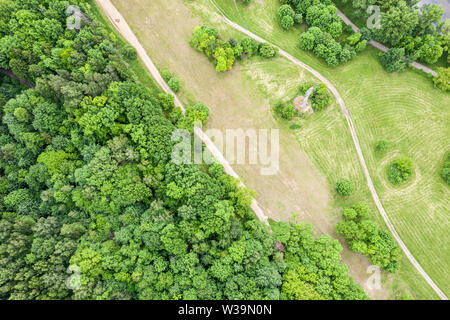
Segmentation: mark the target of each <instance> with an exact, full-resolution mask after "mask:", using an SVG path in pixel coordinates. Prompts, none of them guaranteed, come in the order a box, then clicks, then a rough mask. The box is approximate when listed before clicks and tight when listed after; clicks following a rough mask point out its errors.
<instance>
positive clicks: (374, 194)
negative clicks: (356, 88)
mask: <svg viewBox="0 0 450 320" xmlns="http://www.w3.org/2000/svg"><path fill="white" fill-rule="evenodd" d="M210 2H211V4H212V5H213V6H214V7H215V8H216V9H217V10H218V11H219V12H220V13H221V15H222V16H223V19H224V21H225V22H226V23H227V24H229V25H230V26H232V27H233V28H235V29H236V30H239V31H240V32H242V33H244V34H246V35H247V36H249V37H251V38H253V39H255V40H257V41H259V42H268V41H266V40H264V39H263V38H261V37H259V36H257V35H255V34H253V33H252V32H250V31H249V30H247V29H245V28H243V27H241V26H240V25H238V24H236V23H234V22H233V21H231V20H230V19H228V18H227V17H226V16H225V14H224V12H223V11H222V9H221V8H220V7H219V6H218V5H217V4H216V3H215V2H214V1H211V0H210ZM272 45H273V44H272ZM279 54H280V55H281V56H284V57H286V58H287V59H289V60H290V61H292V62H293V63H295V64H296V65H298V66H300V67H302V68H304V69H306V70H308V71H309V72H311V73H312V74H313V75H314V76H316V77H317V78H318V79H319V80H320V81H322V82H323V83H325V85H326V86H327V87H328V88H329V89H330V90H331V92H332V93H333V95H334V96H335V98H336V101H337V102H338V104H339V106H340V107H341V110H342V113H343V114H344V116H345V118H346V120H347V123H348V126H349V130H350V134H351V136H352V139H353V142H354V145H355V148H356V152H357V153H358V158H359V162H360V163H361V166H362V168H363V171H364V175H365V177H366V180H367V185H368V187H369V190H370V193H371V194H372V198H373V201H374V202H375V205H376V206H377V208H378V211H379V212H380V214H381V216H382V217H383V220H384V222H385V223H386V225H387V226H388V228H389V230H390V231H391V233H392V236H393V237H394V238H395V240H396V241H397V243H398V244H399V246H400V247H401V249H402V250H403V252H404V253H405V255H406V257H407V258H408V259H409V261H410V262H411V263H412V264H413V266H414V268H416V270H417V271H418V272H419V273H420V275H421V276H422V277H423V278H424V279H425V281H426V282H427V283H428V284H429V285H430V286H431V287H432V288H433V290H434V291H435V292H436V294H437V295H438V296H439V297H440V298H441V299H443V300H447V297H446V295H445V294H444V293H443V292H442V291H441V290H440V289H439V287H438V286H437V285H436V284H435V283H434V282H433V280H432V279H431V278H430V277H429V276H428V274H427V273H426V272H425V270H423V268H422V267H421V266H420V264H419V262H417V260H416V259H415V258H414V256H413V255H412V253H411V252H410V251H409V249H408V248H407V247H406V245H405V243H404V242H403V241H402V239H401V238H400V236H399V235H398V233H397V231H396V230H395V228H394V225H393V224H392V222H391V220H390V219H389V216H388V215H387V213H386V211H385V210H384V208H383V205H382V204H381V201H380V198H379V197H378V194H377V191H376V190H375V186H374V184H373V181H372V178H371V177H370V174H369V169H368V168H367V164H366V160H365V159H364V155H363V153H362V149H361V146H360V144H359V140H358V136H357V134H356V130H355V126H354V124H353V120H352V117H351V115H350V112H349V110H348V109H347V106H346V105H345V103H344V100H343V99H342V97H341V95H340V94H339V92H338V91H337V89H336V88H335V87H334V85H333V84H332V83H331V82H330V81H329V80H328V79H327V78H325V77H324V76H322V75H321V74H320V73H319V72H318V71H316V70H314V69H313V68H311V67H310V66H308V65H306V64H304V63H303V62H301V61H300V60H298V59H297V58H294V57H293V56H292V55H290V54H289V53H287V52H286V51H284V50H282V49H281V48H279Z"/></svg>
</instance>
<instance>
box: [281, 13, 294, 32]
mask: <svg viewBox="0 0 450 320" xmlns="http://www.w3.org/2000/svg"><path fill="white" fill-rule="evenodd" d="M293 26H294V19H293V18H292V17H291V16H284V17H283V18H281V27H282V28H283V29H285V30H289V29H290V28H292V27H293Z"/></svg>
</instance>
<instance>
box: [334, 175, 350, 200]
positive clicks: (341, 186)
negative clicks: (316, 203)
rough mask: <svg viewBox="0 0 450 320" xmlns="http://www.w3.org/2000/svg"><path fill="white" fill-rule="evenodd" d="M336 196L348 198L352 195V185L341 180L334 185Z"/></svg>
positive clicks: (347, 181) (348, 181)
mask: <svg viewBox="0 0 450 320" xmlns="http://www.w3.org/2000/svg"><path fill="white" fill-rule="evenodd" d="M336 192H337V194H339V195H341V196H344V197H348V196H349V195H351V194H352V193H353V184H352V182H351V181H350V180H346V179H344V180H341V181H338V182H337V183H336Z"/></svg>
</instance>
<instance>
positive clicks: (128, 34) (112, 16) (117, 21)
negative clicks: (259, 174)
mask: <svg viewBox="0 0 450 320" xmlns="http://www.w3.org/2000/svg"><path fill="white" fill-rule="evenodd" d="M96 2H97V4H98V6H99V7H100V8H101V10H102V11H103V13H104V14H105V15H106V16H107V17H108V19H109V20H110V21H111V23H112V24H113V26H114V27H115V28H116V29H117V30H118V31H119V33H120V34H121V35H122V36H123V37H124V38H125V39H126V40H127V41H128V42H129V43H130V44H131V45H132V46H133V47H134V48H135V49H136V51H137V53H138V55H139V57H140V58H141V60H142V62H143V63H144V65H145V66H146V68H147V69H148V71H149V72H150V74H151V75H152V76H153V78H154V79H155V81H156V82H157V83H158V85H159V86H160V87H161V88H162V89H163V90H164V91H165V92H166V93H170V94H171V95H173V96H174V97H175V106H177V107H180V109H181V110H182V111H183V113H184V112H185V107H184V106H183V104H182V103H181V101H180V100H179V99H178V97H177V96H176V95H175V93H174V92H173V91H172V90H171V89H170V88H169V86H168V85H167V83H166V82H165V81H164V79H163V78H162V76H161V74H160V73H159V71H158V69H157V68H156V66H155V65H154V64H153V62H152V60H151V59H150V57H149V56H148V55H147V52H146V51H145V49H144V48H143V47H142V45H141V44H140V42H139V40H138V39H137V38H136V36H135V35H134V33H133V31H131V28H130V27H129V26H128V24H127V22H126V21H125V19H124V18H123V16H122V15H121V14H120V12H119V11H118V10H117V9H116V7H114V5H113V4H112V3H111V1H110V0H96ZM194 133H195V134H196V135H197V136H198V137H199V138H200V140H201V141H202V142H203V143H204V144H205V145H206V148H207V149H208V151H209V152H211V154H212V155H213V156H214V158H215V159H216V160H217V161H218V162H219V163H220V164H221V165H222V166H223V167H224V169H225V172H226V173H227V174H229V175H230V176H232V177H234V178H237V179H239V176H238V175H237V173H236V172H235V171H234V170H233V168H232V167H231V165H230V164H229V163H228V161H227V160H226V159H225V157H224V156H223V155H222V153H221V152H220V151H219V149H217V147H216V146H215V144H214V143H213V142H212V141H211V139H210V138H209V137H208V136H207V135H206V134H205V133H204V132H203V130H202V129H200V128H194ZM240 185H241V186H244V184H243V183H242V182H241V184H240ZM251 208H252V210H253V212H255V214H256V216H257V217H258V219H259V220H260V221H262V222H264V223H265V224H266V225H268V226H269V223H268V221H267V219H268V217H267V216H266V215H265V214H264V212H263V211H262V209H261V207H260V206H259V204H258V202H257V201H256V200H255V199H253V200H252V204H251Z"/></svg>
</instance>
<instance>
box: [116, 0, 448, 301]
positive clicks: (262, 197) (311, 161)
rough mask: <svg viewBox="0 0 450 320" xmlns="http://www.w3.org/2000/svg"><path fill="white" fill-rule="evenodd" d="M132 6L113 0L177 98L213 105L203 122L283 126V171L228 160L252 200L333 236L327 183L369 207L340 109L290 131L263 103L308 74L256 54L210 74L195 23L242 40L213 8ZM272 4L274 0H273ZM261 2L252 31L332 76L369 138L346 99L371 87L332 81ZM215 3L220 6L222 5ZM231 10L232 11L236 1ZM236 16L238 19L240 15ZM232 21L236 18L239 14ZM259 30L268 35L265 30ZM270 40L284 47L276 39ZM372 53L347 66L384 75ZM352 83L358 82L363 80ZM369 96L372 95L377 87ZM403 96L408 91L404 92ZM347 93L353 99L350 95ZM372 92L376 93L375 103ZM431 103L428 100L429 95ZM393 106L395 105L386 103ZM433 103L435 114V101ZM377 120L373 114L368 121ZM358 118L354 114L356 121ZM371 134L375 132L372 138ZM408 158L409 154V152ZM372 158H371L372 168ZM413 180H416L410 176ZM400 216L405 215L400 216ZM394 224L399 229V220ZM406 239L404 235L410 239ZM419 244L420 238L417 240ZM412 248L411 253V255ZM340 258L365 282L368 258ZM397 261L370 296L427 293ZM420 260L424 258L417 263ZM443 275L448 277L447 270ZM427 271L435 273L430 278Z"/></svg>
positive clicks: (288, 94)
mask: <svg viewBox="0 0 450 320" xmlns="http://www.w3.org/2000/svg"><path fill="white" fill-rule="evenodd" d="M131 2H132V4H131V5H130V1H124V0H115V1H113V3H114V4H115V5H116V6H117V8H118V9H119V10H120V11H121V12H122V14H123V15H124V16H125V18H126V19H127V21H128V22H129V23H130V25H131V27H132V28H133V30H134V32H135V33H136V34H137V36H138V38H139V40H140V41H141V42H142V43H143V45H144V47H145V48H146V50H147V51H148V52H149V55H150V56H151V57H152V59H153V60H154V61H155V62H156V64H157V65H158V66H159V67H160V68H161V69H163V68H169V69H170V70H171V71H173V72H174V73H175V74H176V75H177V76H178V77H180V78H181V80H182V81H183V90H182V92H181V94H180V96H181V98H182V99H183V100H184V101H185V102H194V101H202V102H204V103H206V104H207V105H208V106H209V107H210V109H211V117H210V121H209V124H208V126H209V127H214V128H218V129H225V128H236V127H242V128H244V129H245V128H268V129H269V128H279V129H280V130H281V131H280V137H281V155H282V159H281V163H280V166H281V170H280V172H279V174H278V175H275V176H269V177H267V176H266V177H263V176H260V175H259V167H255V166H235V168H236V171H237V172H238V173H239V174H240V175H241V176H242V177H243V179H244V181H245V183H246V184H247V185H249V186H250V187H251V188H253V189H254V190H256V191H257V192H258V194H259V195H258V200H259V201H260V202H261V204H262V206H263V208H264V209H265V211H266V213H268V214H269V215H270V216H271V217H273V218H275V219H283V220H286V219H288V217H289V216H290V214H291V213H293V212H295V211H298V212H300V213H301V215H300V220H303V221H308V222H311V223H312V224H313V226H314V228H315V229H316V230H318V231H319V232H321V233H326V234H330V235H332V236H335V233H334V231H333V226H334V224H335V223H336V221H337V220H338V218H339V217H338V210H337V208H339V206H340V205H342V204H343V201H342V200H340V199H337V198H334V197H333V195H332V192H331V189H332V186H333V184H334V182H335V181H336V180H338V179H341V178H343V177H346V178H349V179H351V180H352V181H353V182H354V184H355V186H356V187H357V192H356V193H355V195H354V196H352V197H351V198H350V199H349V200H347V202H348V203H351V202H353V201H358V200H366V201H368V202H369V203H370V204H371V205H372V206H373V204H372V203H371V201H370V195H369V192H368V190H367V187H366V186H365V180H364V178H363V175H362V171H361V169H360V165H359V162H358V160H357V158H356V152H355V151H354V147H353V145H352V142H351V139H350V135H349V133H348V131H347V127H346V123H345V121H344V118H343V116H342V115H341V113H340V110H339V108H338V107H337V106H335V105H332V106H331V107H330V108H329V109H327V111H326V112H322V113H319V114H315V115H313V116H312V117H310V118H308V119H304V120H298V123H299V125H300V126H301V128H300V129H297V130H295V131H293V130H290V129H289V126H290V123H287V122H282V121H281V122H280V121H276V120H275V119H273V117H272V114H271V111H270V106H271V105H272V104H273V103H275V102H277V101H278V100H279V99H290V98H292V97H293V96H294V95H295V91H296V89H297V87H298V85H299V84H300V83H301V82H303V81H307V80H311V79H312V78H311V76H310V75H309V74H308V73H306V72H305V71H303V70H302V69H300V68H298V67H296V66H294V65H291V64H290V63H289V62H288V61H286V60H284V59H281V58H279V59H275V60H261V59H258V58H256V59H252V60H248V61H244V62H242V63H241V64H239V65H237V66H236V67H235V69H234V70H233V71H232V72H228V73H226V74H217V73H216V72H215V71H214V68H213V66H212V65H211V64H210V63H209V62H208V61H207V59H206V58H205V57H204V56H203V55H201V54H200V53H197V52H195V51H194V50H192V49H191V48H190V47H189V45H188V40H189V38H190V36H191V33H192V29H193V28H194V27H195V25H197V24H200V23H207V24H209V25H212V26H214V27H216V28H218V29H219V31H220V32H221V34H222V35H223V37H224V38H227V37H230V36H233V37H236V38H239V37H240V36H239V35H238V34H237V33H236V32H235V31H234V30H232V29H230V28H229V27H227V26H226V25H225V24H223V23H222V21H221V18H220V16H219V15H217V14H215V13H214V11H213V7H212V6H211V5H210V4H209V2H208V1H206V0H202V1H186V2H184V5H183V2H181V1H176V0H168V1H162V0H154V1H145V0H144V1H137V0H136V1H131ZM222 2H225V1H222ZM273 3H276V1H274V2H273ZM261 4H262V2H261V1H259V2H256V3H255V4H254V5H253V6H254V7H253V9H252V10H248V9H249V8H247V9H245V10H247V11H246V12H247V13H248V14H249V15H254V14H255V13H254V12H256V13H258V12H259V14H256V16H258V17H264V15H266V16H265V17H267V19H261V20H262V21H265V22H264V23H262V24H255V28H262V31H259V34H260V35H262V36H264V37H266V38H269V36H270V37H272V38H271V39H270V40H271V41H273V40H277V39H278V40H281V41H284V42H285V43H286V44H289V45H290V46H291V47H290V48H286V49H289V50H288V51H290V50H292V51H291V53H295V54H296V55H297V56H298V57H299V58H300V59H301V60H302V61H305V62H306V63H309V64H310V65H311V66H313V67H314V68H317V69H319V70H320V71H321V72H322V73H323V74H325V75H326V76H327V77H329V78H330V79H331V80H332V81H333V79H336V81H335V84H336V86H337V87H338V88H339V89H340V91H341V94H342V95H343V96H344V99H345V101H346V102H347V104H348V106H349V107H350V108H351V111H352V113H353V114H354V117H355V119H357V120H358V121H356V126H357V129H358V131H359V134H360V135H362V136H367V135H369V134H370V132H368V133H365V132H364V130H370V126H369V125H367V126H368V129H365V128H363V129H361V128H360V127H359V126H360V125H361V124H360V122H364V121H367V122H370V121H371V120H372V119H371V118H370V117H369V116H370V115H369V114H368V115H367V116H368V118H367V119H365V118H364V114H365V112H364V109H361V110H360V113H361V114H359V113H358V112H357V110H354V108H356V109H358V108H359V107H360V106H359V104H358V103H359V102H358V101H356V102H355V101H352V102H350V101H347V100H352V99H356V98H361V99H365V95H366V94H367V92H365V91H364V90H360V89H361V88H365V89H366V90H367V87H370V85H369V84H368V85H367V86H366V85H363V86H362V85H361V84H360V83H358V86H357V87H356V88H357V89H358V90H360V91H357V92H355V90H356V89H353V88H352V87H351V86H348V87H347V86H344V87H342V86H341V84H340V83H338V81H337V79H338V78H342V75H341V76H340V77H339V75H335V77H334V78H333V77H332V76H331V75H332V73H333V72H334V70H331V69H328V68H327V67H326V66H325V64H323V63H322V62H321V61H318V60H317V59H316V58H315V57H314V56H312V54H309V53H305V52H302V51H300V50H297V49H296V48H295V46H296V38H297V36H298V32H300V31H298V30H297V31H294V30H293V31H292V32H288V33H284V32H282V31H281V30H277V29H278V28H277V25H276V24H272V20H271V19H270V16H271V14H270V12H271V11H269V10H271V9H273V8H271V7H270V6H271V2H270V3H267V5H268V7H267V9H266V10H263V8H262V6H261ZM221 5H223V4H222V3H221ZM238 5H239V4H238ZM231 9H233V10H234V11H233V12H235V8H234V4H233V6H232V8H231ZM243 10H244V8H241V10H240V11H241V14H242V13H243ZM257 10H259V11H257ZM237 16H238V17H239V15H238V14H237ZM242 16H243V18H244V19H245V20H246V21H252V18H251V17H246V16H245V15H242ZM272 18H273V17H272ZM180 19H182V23H179V21H180ZM237 19H238V18H237ZM236 21H238V22H239V20H236ZM168 26H170V28H168ZM245 26H246V27H248V28H249V29H251V30H252V31H254V32H255V31H256V30H254V29H252V28H251V27H249V26H248V25H245ZM258 30H260V29H258ZM265 32H267V35H266V34H265ZM256 33H258V32H256ZM285 35H286V39H285ZM289 39H290V41H289ZM275 42H276V41H275ZM277 44H279V45H281V44H280V43H277ZM299 54H301V55H299ZM374 56H375V52H373V51H368V52H367V53H365V54H364V55H363V56H360V57H359V58H358V59H357V60H356V61H354V62H352V64H353V63H356V65H357V66H362V65H363V63H368V64H369V66H370V65H371V66H372V67H373V68H375V70H376V72H374V75H376V76H378V77H380V73H381V75H382V77H386V74H384V72H383V71H382V70H380V69H379V68H378V65H377V62H376V60H375V57H374ZM361 59H365V60H361ZM312 62H313V63H312ZM349 67H351V64H349V65H348V66H341V67H339V68H338V69H336V70H339V71H338V72H341V73H342V72H349V74H352V75H354V74H353V72H355V71H358V72H360V71H361V70H350V69H348V70H345V68H349ZM325 71H326V72H325ZM408 72H409V71H408ZM362 73H363V74H364V73H367V70H363V71H362ZM410 73H411V72H410ZM412 74H413V75H414V76H415V77H416V78H417V82H418V83H419V84H420V85H421V86H423V87H424V88H423V89H424V90H427V91H429V92H431V93H430V94H434V91H432V90H433V89H432V87H431V85H430V84H429V83H428V82H427V81H429V80H427V79H425V78H423V77H422V76H421V75H419V74H414V73H412ZM361 77H363V75H361ZM375 78H376V77H375ZM348 80H350V79H348ZM354 80H355V81H356V80H358V79H354ZM359 81H361V78H360V79H359ZM371 81H373V80H371ZM372 84H373V83H372ZM343 89H345V90H343ZM381 90H383V88H382V89H381ZM380 92H382V93H383V94H385V92H383V91H379V92H378V94H380ZM363 93H364V94H363ZM371 94H373V95H376V94H375V92H372V93H371ZM405 94H408V91H406V92H405ZM353 95H356V97H355V96H353ZM377 98H378V97H375V100H376V99H377ZM412 99H414V98H412ZM447 99H448V97H447ZM396 101H397V100H396ZM431 101H432V102H433V99H431ZM371 106H372V105H371ZM364 107H365V106H364ZM391 107H392V105H390V108H391ZM430 108H432V109H433V110H434V107H430ZM414 110H417V109H414ZM414 110H412V111H414ZM391 113H394V114H393V115H392V116H396V115H395V113H396V112H395V109H394V110H393V111H392V112H391ZM379 116H380V115H377V114H375V113H374V117H379ZM384 116H385V115H384V114H383V116H382V120H383V121H385V120H386V119H384V118H383V117H384ZM358 117H361V119H359V118H358ZM371 125H372V126H374V127H375V129H374V128H372V130H375V133H376V134H375V135H374V136H375V137H376V139H378V134H379V133H378V132H377V131H376V130H377V128H378V125H377V124H376V123H372V124H371ZM386 127H387V128H389V129H390V130H391V131H393V134H394V135H395V130H393V129H392V128H391V127H392V123H391V122H389V121H388V122H387V123H386V126H385V128H386ZM361 130H363V132H361ZM383 134H384V132H383ZM369 137H370V138H371V139H372V138H373V137H372V136H369ZM383 138H385V139H386V140H388V141H390V140H389V139H388V138H389V137H388V136H386V137H385V136H383ZM444 138H445V137H444ZM376 139H375V140H376ZM363 140H364V141H362V144H363V148H365V154H366V153H371V152H372V150H373V144H374V142H375V141H373V140H370V139H368V140H367V141H365V140H366V139H363ZM441 140H442V137H441ZM298 142H299V143H300V144H299V143H298ZM390 142H392V143H391V146H392V148H394V146H395V148H397V147H398V146H397V145H394V144H393V143H395V141H390ZM401 143H402V144H403V143H404V142H403V141H401ZM437 143H438V142H437ZM399 145H400V144H399ZM392 152H394V150H392V151H391V152H390V153H388V154H387V157H389V156H390V155H391V154H392ZM408 155H409V154H408ZM366 156H367V155H366ZM409 156H411V157H413V155H409ZM372 158H373V159H368V160H369V162H370V164H371V166H374V167H375V168H377V167H378V165H379V164H378V162H380V161H382V160H383V159H381V160H380V159H375V158H374V156H373V155H372ZM441 159H442V157H441ZM441 159H440V160H441ZM372 162H375V163H374V164H372ZM439 165H440V163H436V168H437V166H439ZM417 176H418V175H416V177H415V178H414V179H413V181H415V179H417ZM374 178H375V177H374ZM375 180H376V181H377V188H380V185H383V183H384V181H385V180H384V178H383V176H381V177H380V178H379V179H375ZM378 180H379V181H378ZM442 192H444V196H445V192H448V190H447V191H445V190H442ZM383 193H384V192H383ZM447 196H448V194H447ZM382 199H383V202H384V204H385V205H386V208H387V209H388V212H389V213H390V214H391V209H390V205H391V203H389V204H387V203H386V202H385V198H384V197H382ZM444 200H445V199H444ZM388 201H389V200H388ZM441 201H442V200H441ZM444 203H445V202H444ZM392 205H393V206H399V204H395V203H393V204H392ZM440 210H441V209H440ZM399 216H400V217H402V215H399ZM441 216H444V217H445V212H444V214H443V215H442V212H441ZM374 217H375V218H376V219H379V217H378V215H376V214H374ZM395 223H396V225H397V221H395ZM412 227H413V226H412ZM416 227H417V226H416ZM440 230H441V231H445V225H444V226H441V228H440ZM399 231H402V230H399ZM401 235H402V237H404V235H403V232H401ZM420 236H422V235H420ZM444 236H445V233H444ZM404 240H405V241H407V239H404ZM419 240H420V241H422V239H419ZM408 245H409V244H408ZM411 249H412V248H411ZM413 253H415V252H414V251H413ZM343 257H344V260H345V261H346V262H347V263H348V264H349V266H350V269H351V275H352V276H354V277H355V278H356V279H357V280H358V282H359V283H361V284H364V280H365V279H367V277H368V275H367V274H366V273H365V270H366V268H367V266H368V263H367V262H366V260H365V258H364V257H361V256H360V255H357V254H354V253H350V252H349V251H348V250H345V251H344V253H343ZM416 257H417V255H416ZM417 258H419V257H417ZM403 260H404V261H402V262H403V263H402V268H401V269H400V271H399V272H398V274H396V276H394V277H393V276H389V277H385V281H386V284H385V286H384V287H385V288H388V289H389V290H381V291H379V292H369V294H370V295H371V296H372V297H374V298H387V297H389V296H392V294H393V293H394V292H397V291H408V292H409V293H411V294H412V295H413V296H414V297H416V298H430V297H433V298H434V297H435V296H434V294H433V292H432V291H431V288H429V287H428V286H427V285H426V283H425V282H424V281H423V280H422V279H421V278H420V277H419V276H418V275H417V274H416V272H415V270H414V269H413V268H412V266H411V265H409V263H408V262H407V260H406V259H403ZM447 262H448V261H447ZM421 263H423V262H422V261H421ZM447 265H448V264H447ZM426 270H427V269H426ZM427 272H429V270H427ZM443 275H445V272H444V273H443ZM432 277H433V278H435V277H434V275H432ZM441 287H442V285H441ZM443 289H445V288H443Z"/></svg>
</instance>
